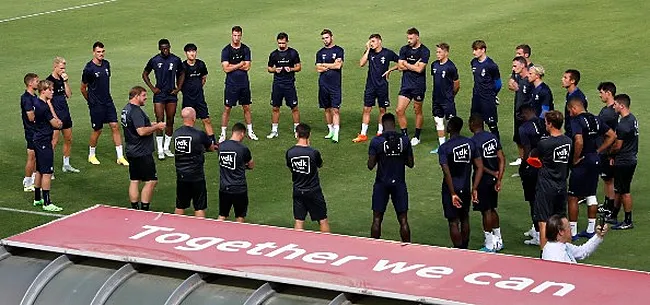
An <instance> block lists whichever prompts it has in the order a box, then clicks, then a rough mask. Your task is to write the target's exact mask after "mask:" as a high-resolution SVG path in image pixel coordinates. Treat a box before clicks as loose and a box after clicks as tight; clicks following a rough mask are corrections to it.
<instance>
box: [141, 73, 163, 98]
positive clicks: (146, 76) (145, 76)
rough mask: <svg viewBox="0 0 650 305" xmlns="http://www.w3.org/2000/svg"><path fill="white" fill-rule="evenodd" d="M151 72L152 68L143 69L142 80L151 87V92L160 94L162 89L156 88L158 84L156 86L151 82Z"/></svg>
mask: <svg viewBox="0 0 650 305" xmlns="http://www.w3.org/2000/svg"><path fill="white" fill-rule="evenodd" d="M150 73H151V70H150V69H147V68H145V69H144V70H142V80H143V81H144V83H145V84H146V85H147V87H149V89H150V90H151V92H153V93H154V94H158V93H160V89H158V88H156V86H154V85H153V84H152V83H151V79H150V78H149V74H150Z"/></svg>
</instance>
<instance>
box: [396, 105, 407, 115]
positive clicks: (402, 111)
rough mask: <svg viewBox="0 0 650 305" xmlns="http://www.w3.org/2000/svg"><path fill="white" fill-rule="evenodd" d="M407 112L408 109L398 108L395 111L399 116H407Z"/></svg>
mask: <svg viewBox="0 0 650 305" xmlns="http://www.w3.org/2000/svg"><path fill="white" fill-rule="evenodd" d="M405 110H406V109H405V108H403V107H397V109H395V113H397V115H399V116H403V115H404V114H405Z"/></svg>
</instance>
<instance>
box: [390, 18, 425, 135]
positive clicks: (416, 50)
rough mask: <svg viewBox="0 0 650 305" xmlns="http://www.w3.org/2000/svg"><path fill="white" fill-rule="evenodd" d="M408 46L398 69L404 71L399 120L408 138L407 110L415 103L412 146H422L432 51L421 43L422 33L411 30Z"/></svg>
mask: <svg viewBox="0 0 650 305" xmlns="http://www.w3.org/2000/svg"><path fill="white" fill-rule="evenodd" d="M406 42H407V44H406V45H405V46H403V47H402V48H401V49H399V61H398V62H397V67H398V69H399V70H400V71H402V83H401V85H400V89H399V96H398V97H397V109H395V113H396V114H397V120H398V121H399V127H400V128H401V129H402V134H403V135H405V136H408V128H407V126H408V121H407V120H406V108H407V107H408V106H409V105H410V104H411V101H413V102H414V104H413V110H415V135H414V136H413V138H412V139H411V145H412V146H416V145H418V144H420V133H421V132H422V126H423V125H424V115H423V114H422V103H423V101H424V93H425V92H426V91H427V73H426V72H427V71H426V69H427V64H428V63H429V57H430V56H431V51H429V48H427V47H426V46H425V45H424V44H422V42H420V31H418V29H416V28H410V29H408V30H407V31H406Z"/></svg>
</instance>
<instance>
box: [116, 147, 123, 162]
mask: <svg viewBox="0 0 650 305" xmlns="http://www.w3.org/2000/svg"><path fill="white" fill-rule="evenodd" d="M115 154H117V158H118V159H122V158H124V153H123V151H122V145H115Z"/></svg>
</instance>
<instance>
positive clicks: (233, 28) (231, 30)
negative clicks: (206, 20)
mask: <svg viewBox="0 0 650 305" xmlns="http://www.w3.org/2000/svg"><path fill="white" fill-rule="evenodd" d="M230 32H231V33H234V32H237V33H243V32H244V30H243V29H242V28H241V27H240V26H238V25H236V26H233V27H232V29H230Z"/></svg>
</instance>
